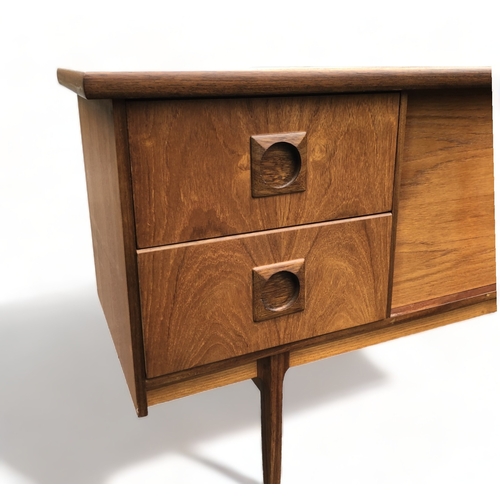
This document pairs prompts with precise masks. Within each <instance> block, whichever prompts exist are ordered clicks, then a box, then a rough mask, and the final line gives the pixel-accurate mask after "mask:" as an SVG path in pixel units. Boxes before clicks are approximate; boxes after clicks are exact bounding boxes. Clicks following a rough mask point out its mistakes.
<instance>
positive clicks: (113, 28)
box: [0, 0, 500, 498]
mask: <svg viewBox="0 0 500 500" xmlns="http://www.w3.org/2000/svg"><path fill="white" fill-rule="evenodd" d="M7 5H9V6H8V7H5V6H4V7H2V11H1V13H0V14H1V15H0V51H1V66H0V67H1V78H0V99H1V104H0V217H1V227H0V228H1V231H0V235H1V236H0V238H1V239H0V483H2V482H3V483H137V482H147V483H151V482H152V483H155V482H159V483H202V484H203V483H214V484H223V483H258V482H260V481H261V465H260V421H259V395H258V391H257V389H256V388H255V387H254V386H253V384H252V383H251V382H245V383H241V384H237V385H234V386H229V387H226V388H222V389H218V390H216V391H211V392H208V393H204V394H200V395H197V396H193V397H190V398H186V399H183V400H178V401H174V402H172V403H168V404H165V405H161V406H159V407H154V408H152V409H151V410H150V416H148V417H147V418H145V419H137V417H136V416H135V412H134V409H133V406H132V403H131V400H130V397H129V394H128V390H127V388H126V386H125V382H124V379H123V376H122V373H121V368H120V367H119V363H118V361H117V358H116V354H115V351H114V348H113V345H112V342H111V339H110V336H109V333H108V331H107V327H106V325H105V322H104V318H103V315H102V312H101V309H100V306H99V304H98V301H97V298H96V291H95V278H94V269H93V257H92V245H91V238H90V226H89V218H88V209H87V200H86V191H85V178H84V170H83V159H82V152H81V142H80V130H79V122H78V111H77V102H76V96H75V95H74V94H73V93H71V92H69V91H68V90H66V89H64V88H62V87H60V86H59V85H58V84H57V80H56V68H57V67H66V68H71V69H77V70H87V71H89V70H204V69H207V70H213V69H221V70H225V69H248V68H255V67H269V66H271V67H275V66H324V67H346V66H385V65H392V66H416V65H419V66H426V65H434V66H436V65H438V66H453V65H460V66H478V65H487V66H493V67H494V71H495V69H496V70H497V72H498V73H500V66H499V65H498V64H499V62H500V61H499V57H498V54H499V52H498V47H499V46H500V43H499V41H500V40H499V38H500V37H499V36H498V33H499V28H498V21H495V19H496V13H495V12H493V11H492V10H491V9H492V8H493V5H494V3H493V2H486V1H476V2H470V3H469V2H467V3H466V2H460V1H455V2H439V1H433V2H425V1H424V2H411V3H408V6H406V7H405V5H404V3H403V2H401V1H397V2H388V1H379V2H373V3H368V2H366V3H364V2H363V3H359V2H351V3H348V2H339V3H335V2H326V1H322V2H320V1H317V0H308V1H307V2H294V1H287V2H272V1H267V2H262V1H253V2H245V3H244V4H243V3H237V2H227V3H226V2H222V1H218V0H214V1H212V2H200V1H195V2H184V3H182V4H181V3H180V2H170V1H166V2H151V1H141V2H127V1H123V2H106V1H103V0H101V1H99V2H96V1H86V2H83V3H81V4H79V5H77V4H73V3H70V2H56V1H51V0H48V1H45V2H23V1H17V2H16V3H13V2H11V3H9V4H7ZM495 53H496V54H497V55H496V56H495ZM495 57H496V59H495ZM496 76H497V73H494V89H495V92H496V94H495V100H494V103H495V106H496V109H495V120H496V128H495V132H497V131H498V129H499V126H498V124H499V123H500V116H498V115H499V107H500V106H499V98H498V95H499V92H498V91H499V90H500V88H499V81H498V78H496ZM496 135H497V141H496V151H497V163H498V151H500V147H499V144H498V135H499V134H498V133H497V134H496ZM497 179H498V171H497ZM496 191H497V193H499V192H500V189H499V186H498V182H497V186H496ZM497 197H498V195H497ZM497 220H498V210H497ZM497 232H498V225H497ZM498 246H499V245H498V243H497V248H498ZM497 260H498V259H497ZM499 331H500V329H499V319H498V315H496V314H495V315H489V316H485V317H481V318H478V319H475V320H471V321H467V322H464V323H461V324H457V325H451V326H448V327H445V328H441V329H439V330H435V331H432V332H427V333H423V334H419V335H416V336H412V337H409V338H406V339H401V340H397V341H394V342H389V343H386V344H383V345H379V346H374V347H371V348H367V349H364V350H362V351H359V352H353V353H350V354H346V355H343V356H340V357H337V358H333V359H329V360H326V361H322V362H318V363H313V364H311V365H306V366H303V367H299V368H295V369H292V370H290V371H289V373H288V374H287V376H286V380H285V401H284V443H283V477H282V480H283V483H286V484H292V483H302V484H314V483H316V484H317V483H326V484H330V485H331V486H330V489H329V491H330V492H331V494H332V496H333V495H337V494H338V495H339V496H340V498H346V494H347V493H346V492H351V493H352V492H353V491H356V488H360V487H363V486H366V487H368V486H369V487H371V488H375V487H381V486H382V487H383V486H384V485H385V486H386V487H387V486H388V485H392V486H393V487H399V486H402V487H404V488H405V493H404V495H403V496H404V497H405V498H409V494H410V493H411V492H415V491H416V490H415V488H417V487H425V488H428V494H426V497H427V498H433V497H434V496H433V495H437V492H438V491H447V489H448V488H451V487H454V488H457V489H458V490H460V491H463V490H466V488H467V487H471V488H473V489H474V490H475V491H476V493H475V496H476V497H477V498H489V497H490V495H491V498H498V496H497V494H498V493H499V492H500V488H499V486H498V471H499V470H500V451H499V450H500V431H499V429H500V409H499V404H498V403H499V401H500V363H499V362H498V357H499V353H500V339H499V336H498V333H499ZM478 488H480V489H481V491H482V494H479V493H478V491H477V489H478ZM371 491H375V490H371ZM342 492H343V493H342ZM436 498H437V496H436Z"/></svg>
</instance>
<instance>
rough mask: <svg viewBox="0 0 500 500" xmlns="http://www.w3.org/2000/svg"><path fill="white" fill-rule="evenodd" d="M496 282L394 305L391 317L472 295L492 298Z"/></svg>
mask: <svg viewBox="0 0 500 500" xmlns="http://www.w3.org/2000/svg"><path fill="white" fill-rule="evenodd" d="M496 289H497V287H496V284H493V285H488V286H482V287H479V288H474V289H472V290H465V291H463V292H458V293H452V294H451V295H445V296H444V297H436V298H435V299H429V300H424V301H422V302H414V303H412V304H408V305H406V306H402V307H395V308H394V309H392V314H391V316H392V317H396V316H401V315H403V316H404V315H408V314H411V313H414V312H418V311H423V310H426V309H433V308H436V307H439V306H441V305H443V304H450V303H452V302H463V301H464V300H467V299H470V298H472V297H485V298H493V297H494V296H495V295H496V291H497V290H496Z"/></svg>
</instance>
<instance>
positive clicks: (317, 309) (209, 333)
mask: <svg viewBox="0 0 500 500" xmlns="http://www.w3.org/2000/svg"><path fill="white" fill-rule="evenodd" d="M390 234H391V216H390V214H383V215H378V216H369V217H362V218H358V219H351V220H348V221H339V222H329V223H324V224H311V225H307V226H302V227H299V228H291V229H280V230H274V231H266V232H263V233H258V234H256V235H255V234H250V235H244V236H237V237H226V238H219V239H215V240H208V241H201V242H194V243H188V244H179V245H172V246H170V247H165V248H161V249H154V250H147V251H141V252H140V253H139V255H138V258H139V282H140V289H141V304H142V318H143V327H144V343H145V349H146V366H147V376H148V377H149V378H151V377H157V376H160V375H163V374H166V373H171V372H175V371H179V370H185V369H188V368H191V367H193V366H197V365H202V364H207V363H212V362H215V361H219V360H222V359H228V358H232V357H235V356H240V355H242V354H246V353H249V352H254V351H260V350H262V349H267V348H270V347H273V346H276V345H280V344H287V343H289V342H293V341H297V340H299V339H304V338H308V337H313V336H316V335H322V334H325V333H328V332H331V331H334V330H341V329H345V328H349V327H351V326H355V325H360V324H364V323H370V322H373V321H376V320H378V319H382V318H384V317H385V316H386V306H387V282H388V269H389V248H390ZM296 259H304V261H305V280H304V288H305V295H306V297H305V308H304V310H303V311H300V312H296V313H293V314H290V315H287V316H281V317H278V318H274V319H270V320H267V321H261V322H254V320H253V307H252V269H253V268H255V267H259V266H264V265H267V264H273V263H279V262H285V261H291V260H296Z"/></svg>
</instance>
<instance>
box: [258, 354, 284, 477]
mask: <svg viewBox="0 0 500 500" xmlns="http://www.w3.org/2000/svg"><path fill="white" fill-rule="evenodd" d="M289 357H290V356H289V354H288V353H287V352H286V353H282V354H276V355H275V356H270V357H268V358H263V359H259V361H258V362H257V378H258V380H259V382H258V384H257V386H258V388H259V390H260V411H261V430H262V468H263V471H264V484H280V482H281V440H282V435H283V378H284V377H285V373H286V371H287V369H288V366H289Z"/></svg>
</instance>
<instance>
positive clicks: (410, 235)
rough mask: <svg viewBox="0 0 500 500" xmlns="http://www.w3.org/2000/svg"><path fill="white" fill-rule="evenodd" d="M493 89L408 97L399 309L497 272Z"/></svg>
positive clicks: (396, 290)
mask: <svg viewBox="0 0 500 500" xmlns="http://www.w3.org/2000/svg"><path fill="white" fill-rule="evenodd" d="M491 113H492V108H491V91H490V90H484V91H483V90H477V89H473V90H472V89H470V90H467V91H458V90H453V91H446V92H444V91H433V92H415V93H410V94H409V96H408V111H407V122H406V138H405V149H404V157H403V161H402V165H401V187H400V195H399V213H398V227H397V238H396V252H395V263H394V285H393V299H392V307H393V308H398V307H402V306H406V305H409V304H412V303H414V302H422V301H426V300H430V299H433V298H436V297H441V296H447V295H450V294H453V293H458V292H461V291H465V290H469V289H473V288H478V287H482V286H487V285H491V284H493V283H495V282H496V277H495V232H494V231H495V223H494V205H493V149H492V144H493V143H492V114H491Z"/></svg>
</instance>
